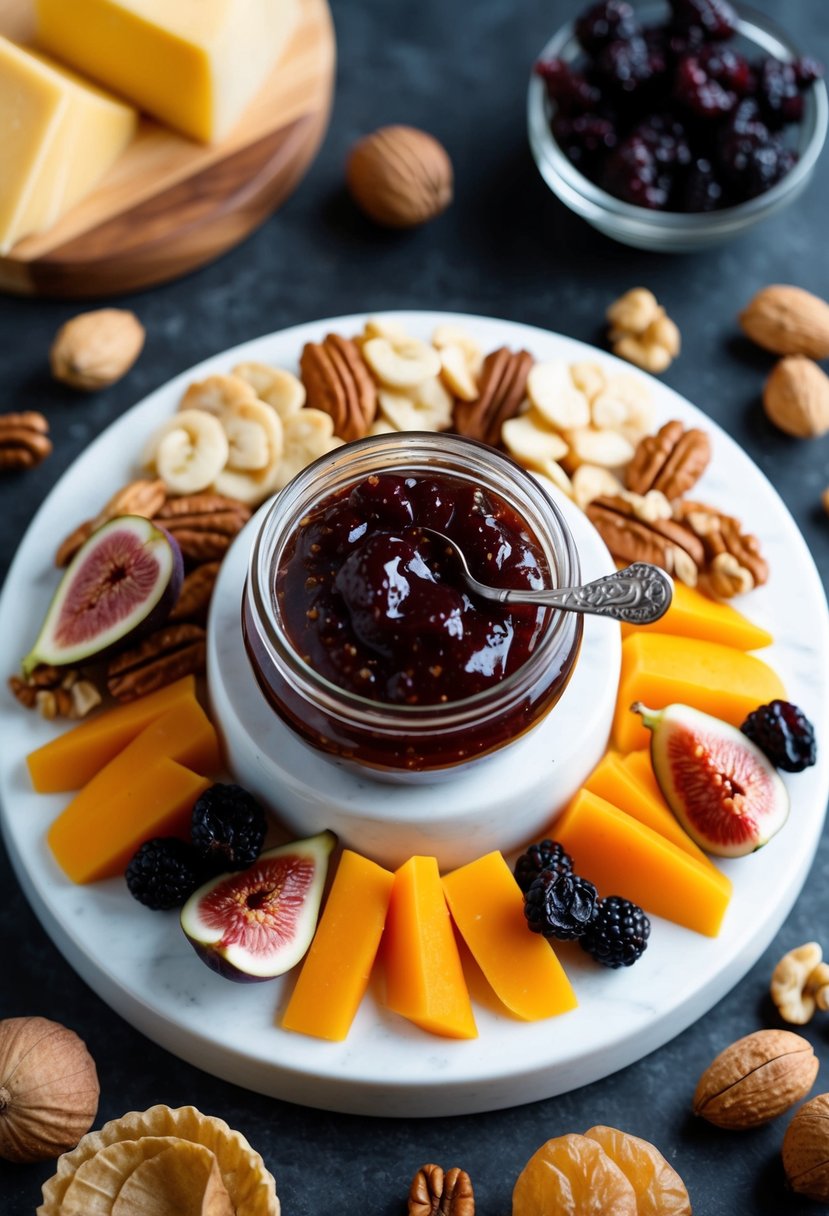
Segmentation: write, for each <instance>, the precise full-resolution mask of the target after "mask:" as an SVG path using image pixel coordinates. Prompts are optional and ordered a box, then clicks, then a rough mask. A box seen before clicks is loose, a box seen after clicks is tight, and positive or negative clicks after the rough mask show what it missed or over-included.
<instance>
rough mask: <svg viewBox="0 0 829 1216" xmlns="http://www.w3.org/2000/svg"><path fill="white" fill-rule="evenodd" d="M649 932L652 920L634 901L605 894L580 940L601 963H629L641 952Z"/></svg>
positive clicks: (586, 949)
mask: <svg viewBox="0 0 829 1216" xmlns="http://www.w3.org/2000/svg"><path fill="white" fill-rule="evenodd" d="M650 932H651V922H650V921H649V920H648V918H647V916H646V915H645V913H644V912H643V911H642V909H641V908H640V907H638V905H637V904H633V903H631V902H630V900H629V899H622V897H621V895H608V896H607V897H606V898H605V899H603V900H601V901H600V902H599V907H598V910H597V912H596V916H595V918H594V919H593V921H592V923H591V924H590V925H589V926H588V927H587V930H586V932H585V933H584V935H583V936H582V938H581V943H580V944H581V948H582V950H584V951H586V953H587V954H589V955H590V957H591V958H593V959H595V961H596V962H597V963H601V965H602V966H603V967H630V966H631V965H632V964H633V963H635V962H636V960H637V959H638V958H641V957H642V955H643V954H644V952H645V948H646V946H647V944H648V938H649V936H650Z"/></svg>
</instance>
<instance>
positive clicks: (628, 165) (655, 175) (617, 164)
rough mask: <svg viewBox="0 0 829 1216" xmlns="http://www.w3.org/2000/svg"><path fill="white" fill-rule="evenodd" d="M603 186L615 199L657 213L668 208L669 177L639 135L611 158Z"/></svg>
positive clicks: (629, 139) (622, 145) (619, 148)
mask: <svg viewBox="0 0 829 1216" xmlns="http://www.w3.org/2000/svg"><path fill="white" fill-rule="evenodd" d="M604 185H605V189H606V190H607V191H608V192H609V193H610V194H613V195H615V197H616V198H620V199H623V200H624V201H625V202H627V203H633V204H634V205H635V206H637V207H648V208H649V209H651V210H654V211H658V210H664V209H665V208H666V207H667V205H668V199H669V197H670V191H671V180H670V177H669V176H668V175H666V174H665V173H664V172H662V171H661V170H660V166H659V164H658V163H657V160H656V157H655V156H654V154H653V151H652V150H651V149H650V148H649V147H648V144H647V143H646V141H645V140H644V139H642V137H641V136H640V135H631V136H629V137H628V138H627V139H626V140H624V141H623V142H622V143H621V144H620V145H619V147H618V148H617V149H616V151H615V152H613V153H611V155H610V156H609V157H608V160H607V165H606V166H605V175H604Z"/></svg>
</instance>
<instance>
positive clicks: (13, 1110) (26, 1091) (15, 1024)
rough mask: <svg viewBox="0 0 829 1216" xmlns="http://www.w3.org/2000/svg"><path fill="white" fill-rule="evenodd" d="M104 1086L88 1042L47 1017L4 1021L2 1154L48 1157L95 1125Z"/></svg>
mask: <svg viewBox="0 0 829 1216" xmlns="http://www.w3.org/2000/svg"><path fill="white" fill-rule="evenodd" d="M99 1094H100V1088H99V1085H98V1074H97V1072H96V1069H95V1061H94V1060H93V1059H92V1056H91V1055H90V1054H89V1052H88V1051H87V1049H86V1047H85V1046H84V1043H83V1041H82V1040H81V1039H79V1038H78V1036H77V1035H76V1034H75V1032H74V1030H68V1029H67V1028H66V1027H65V1026H61V1025H60V1023H59V1022H50V1021H49V1020H48V1018H37V1017H32V1018H5V1019H4V1020H3V1021H0V1157H3V1158H5V1159H6V1161H20V1162H24V1161H45V1160H46V1159H47V1158H49V1157H59V1156H60V1155H61V1153H64V1152H66V1150H67V1149H70V1148H74V1147H75V1145H76V1144H77V1143H78V1141H79V1140H80V1138H81V1136H83V1135H84V1134H85V1133H86V1132H88V1131H89V1129H90V1127H91V1126H92V1122H93V1120H94V1118H95V1115H96V1113H97V1110H98V1097H99Z"/></svg>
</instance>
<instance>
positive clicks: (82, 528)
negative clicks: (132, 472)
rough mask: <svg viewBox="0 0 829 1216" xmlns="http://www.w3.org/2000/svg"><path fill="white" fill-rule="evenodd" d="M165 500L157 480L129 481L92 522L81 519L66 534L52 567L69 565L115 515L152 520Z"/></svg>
mask: <svg viewBox="0 0 829 1216" xmlns="http://www.w3.org/2000/svg"><path fill="white" fill-rule="evenodd" d="M166 497H167V488H166V486H165V485H164V482H163V481H162V480H161V479H160V478H158V477H156V478H152V479H150V478H144V477H142V478H141V479H140V480H138V481H130V482H128V483H127V485H125V486H122V487H121V489H120V490H117V491H116V493H115V494H113V496H112V498H110V500H109V502H108V503H107V504H106V506H105V507H104V508H103V509H102V510H101V511H99V512H98V514H97V515H96V516H95V517H94V519H87V520H84V522H83V523H82V524H78V526H77V528H75V529H74V531H72V532H70V533H69V535H68V536H67V537H66V538H65V540H63V541H61V543H60V545H59V546H58V551H57V553H56V554H55V565H56V566H68V565H69V563H70V562H71V560H72V558H73V557H74V556H75V554H76V553H77V552H78V550H79V549H80V547H81V545H82V544H84V542H85V541H87V540H88V539H89V537H90V536H91V535H92V533H93V532H95V531H97V529H98V528H101V527H103V525H104V524H106V523H109V521H110V520H111V519H115V518H116V517H117V516H118V515H143V516H144V518H145V519H152V517H153V516H154V515H155V513H156V512H157V511H160V510H161V508H162V507H163V506H164V501H165V499H166Z"/></svg>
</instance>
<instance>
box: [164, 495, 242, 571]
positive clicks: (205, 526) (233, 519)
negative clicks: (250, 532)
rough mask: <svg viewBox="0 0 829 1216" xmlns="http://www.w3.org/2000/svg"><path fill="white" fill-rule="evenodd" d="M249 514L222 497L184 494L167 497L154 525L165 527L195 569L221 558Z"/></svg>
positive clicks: (233, 502)
mask: <svg viewBox="0 0 829 1216" xmlns="http://www.w3.org/2000/svg"><path fill="white" fill-rule="evenodd" d="M250 514H251V512H250V508H249V507H247V506H245V504H244V503H241V502H239V501H238V500H237V499H235V498H226V497H225V496H224V495H223V494H211V493H204V494H186V495H183V496H182V497H181V498H168V499H167V501H166V502H165V503H164V506H163V507H162V508H161V510H160V511H158V512H157V513H156V514H155V515H154V516H153V523H155V524H158V525H159V526H160V527H162V528H166V530H167V531H168V532H169V533H170V534H171V535H172V536H174V537H175V539H176V540H177V541H178V544H179V548H180V549H181V552H182V554H183V556H184V557H185V558H186V559H187V561H188V562H189V563H190V564H191V565H194V566H198V565H201V564H202V563H203V562H214V561H217V560H219V559H221V558H222V557H224V555H225V553H227V551H228V549H229V548H230V546H231V544H232V542H233V540H234V538H235V537H236V536H237V535H238V534H239V532H241V531H242V528H244V526H245V524H246V523H247V522H248V520H249V519H250Z"/></svg>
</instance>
